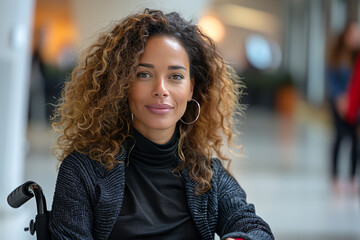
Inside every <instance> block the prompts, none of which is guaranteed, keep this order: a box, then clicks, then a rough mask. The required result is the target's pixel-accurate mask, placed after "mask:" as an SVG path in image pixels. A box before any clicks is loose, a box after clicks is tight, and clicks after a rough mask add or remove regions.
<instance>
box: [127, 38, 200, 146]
mask: <svg viewBox="0 0 360 240" xmlns="http://www.w3.org/2000/svg"><path fill="white" fill-rule="evenodd" d="M135 76H136V79H135V82H134V83H133V85H132V87H131V89H130V94H129V104H130V110H131V112H132V113H133V117H134V118H133V126H134V128H136V129H137V130H138V131H139V132H140V133H142V134H143V135H144V136H145V137H147V138H149V139H150V140H152V141H154V142H157V143H165V142H166V141H168V140H170V138H171V137H172V135H173V133H174V130H175V126H176V123H177V121H178V120H179V119H180V118H181V117H182V115H183V114H184V112H185V110H186V105H187V101H189V100H190V99H191V98H192V94H193V87H194V86H193V81H192V80H191V79H190V64H189V58H188V55H187V53H186V51H185V49H184V48H183V47H182V46H181V44H180V43H179V42H178V41H177V40H176V39H174V38H171V37H167V36H157V37H152V38H150V39H148V41H147V42H146V45H145V50H144V53H143V54H142V56H141V57H140V60H139V65H138V67H137V70H136V74H135ZM160 136H162V137H160ZM160 138H161V139H160Z"/></svg>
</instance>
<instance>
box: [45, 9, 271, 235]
mask: <svg viewBox="0 0 360 240" xmlns="http://www.w3.org/2000/svg"><path fill="white" fill-rule="evenodd" d="M241 90H242V86H241V85H240V84H239V82H238V78H237V76H236V74H235V73H234V71H233V70H232V69H231V68H230V67H229V66H227V65H226V64H225V61H224V59H223V58H222V57H221V55H220V54H219V52H218V51H217V49H216V46H215V44H214V42H213V40H211V39H210V38H209V37H208V36H206V35H204V33H202V32H201V31H200V29H199V28H198V27H197V26H196V25H193V24H191V23H189V22H187V21H185V20H184V19H182V18H181V17H180V16H179V14H177V13H175V12H173V13H169V14H166V15H164V14H163V13H162V12H161V11H155V10H154V11H153V10H148V9H146V10H145V11H144V12H143V13H141V14H134V15H131V16H129V17H127V18H125V19H123V20H121V21H119V22H117V23H116V24H115V26H113V28H112V29H111V30H110V31H109V32H105V33H103V34H101V35H100V36H99V38H98V39H97V41H96V42H95V43H94V44H93V45H92V46H90V47H89V49H88V50H87V51H86V52H85V55H84V58H83V61H80V62H79V65H78V67H76V68H75V69H74V71H73V74H72V78H71V79H70V80H69V81H68V82H66V84H65V88H64V90H63V93H62V99H61V102H60V105H59V107H58V109H57V112H56V114H55V118H54V124H53V126H54V128H55V129H57V130H59V131H60V132H61V133H62V135H61V136H60V137H59V139H58V147H59V149H60V150H61V153H60V156H59V158H60V161H61V162H62V163H61V165H60V169H59V174H58V178H57V183H56V189H55V194H54V200H53V206H52V211H51V215H50V224H49V228H50V232H51V234H52V237H53V239H72V240H74V239H204V240H210V239H214V236H215V233H217V234H218V235H219V236H220V237H221V239H227V240H230V239H248V240H271V239H274V237H273V234H272V232H271V230H270V227H269V226H268V224H267V223H266V222H265V221H264V220H263V219H261V218H260V217H259V216H257V215H256V214H255V209H254V206H253V205H252V204H249V203H247V201H246V194H245V192H244V191H243V189H242V188H241V187H240V185H239V184H238V183H237V181H236V180H235V179H234V178H233V177H232V176H231V175H230V174H229V173H228V171H227V170H226V169H225V168H224V167H223V165H222V162H221V160H223V161H230V159H229V158H228V157H226V156H225V155H224V154H223V152H222V151H221V147H222V145H223V144H224V140H223V137H224V136H226V138H227V141H228V143H229V144H230V143H231V142H232V138H233V133H232V125H233V123H232V119H233V116H234V114H236V112H237V111H238V110H239V109H240V108H241V106H239V102H238V97H239V96H240V92H241ZM200 107H201V111H200ZM200 112H201V113H200ZM213 154H216V155H217V156H218V158H213V157H212V155H213Z"/></svg>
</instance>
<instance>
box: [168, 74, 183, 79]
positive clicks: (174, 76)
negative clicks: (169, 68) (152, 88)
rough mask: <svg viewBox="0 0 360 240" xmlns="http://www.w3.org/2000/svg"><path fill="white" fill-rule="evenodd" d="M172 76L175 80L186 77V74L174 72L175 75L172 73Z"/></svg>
mask: <svg viewBox="0 0 360 240" xmlns="http://www.w3.org/2000/svg"><path fill="white" fill-rule="evenodd" d="M170 78H172V79H174V80H181V79H184V76H183V75H180V74H174V75H171V77H170Z"/></svg>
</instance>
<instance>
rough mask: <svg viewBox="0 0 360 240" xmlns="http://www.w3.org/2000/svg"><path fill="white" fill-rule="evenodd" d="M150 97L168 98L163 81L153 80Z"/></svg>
mask: <svg viewBox="0 0 360 240" xmlns="http://www.w3.org/2000/svg"><path fill="white" fill-rule="evenodd" d="M152 95H153V96H156V97H167V96H169V92H168V89H167V87H166V81H165V79H162V78H158V79H155V81H154V88H153V92H152Z"/></svg>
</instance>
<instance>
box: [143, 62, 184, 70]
mask: <svg viewBox="0 0 360 240" xmlns="http://www.w3.org/2000/svg"><path fill="white" fill-rule="evenodd" d="M138 67H146V68H155V66H154V65H153V64H150V63H139V65H138ZM168 69H169V70H176V69H184V70H185V71H187V69H186V67H184V66H181V65H170V66H168Z"/></svg>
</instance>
